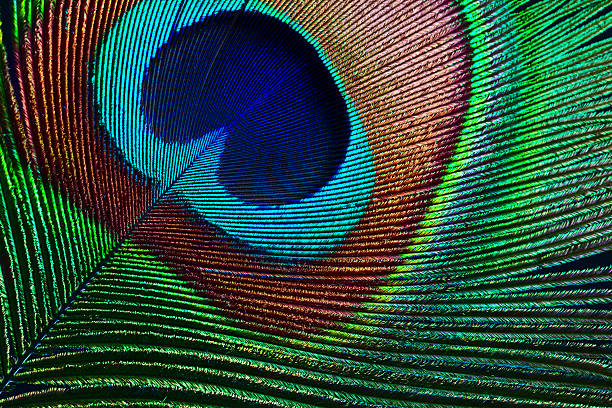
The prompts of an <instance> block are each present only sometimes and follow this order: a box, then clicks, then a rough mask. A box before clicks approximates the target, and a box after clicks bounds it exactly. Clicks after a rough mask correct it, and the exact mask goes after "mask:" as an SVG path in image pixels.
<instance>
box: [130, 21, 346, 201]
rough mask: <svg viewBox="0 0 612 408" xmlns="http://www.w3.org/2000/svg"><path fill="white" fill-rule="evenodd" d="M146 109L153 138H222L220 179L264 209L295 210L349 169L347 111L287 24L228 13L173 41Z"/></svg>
mask: <svg viewBox="0 0 612 408" xmlns="http://www.w3.org/2000/svg"><path fill="white" fill-rule="evenodd" d="M142 92H143V98H142V100H143V106H142V109H143V111H144V114H145V117H146V119H147V122H148V123H149V125H150V126H151V128H152V130H153V133H154V134H155V136H156V137H158V138H161V139H162V140H164V141H166V142H172V143H181V142H185V141H188V140H190V139H195V138H198V137H200V136H202V135H204V134H206V133H208V132H210V131H213V130H217V129H220V128H224V129H225V131H226V135H227V136H226V140H225V149H224V151H223V153H222V154H221V157H220V166H219V168H218V170H217V176H218V178H219V180H220V182H221V183H222V184H223V185H224V187H225V188H226V189H227V191H228V192H229V193H230V194H232V195H234V196H235V197H238V198H239V199H241V200H243V201H245V202H248V203H252V204H257V205H280V204H286V203H291V202H297V201H299V200H301V199H303V198H305V197H308V196H309V195H312V194H313V193H315V192H316V191H318V190H319V189H320V188H321V187H323V186H324V185H325V184H326V183H327V182H328V181H329V180H330V179H331V178H332V177H333V175H334V174H335V173H336V172H337V170H338V167H339V166H340V164H341V163H342V161H343V160H344V157H345V154H346V149H347V146H348V140H349V135H350V123H349V119H348V114H347V111H346V104H345V102H344V99H343V98H342V95H341V94H340V92H339V90H338V88H337V87H336V84H335V82H334V80H333V78H332V76H331V74H330V73H329V71H328V70H327V68H326V66H325V64H323V62H322V61H321V59H320V58H319V55H318V54H317V52H316V50H315V49H314V48H313V47H312V45H310V44H309V43H308V42H307V41H306V40H305V39H304V38H303V37H302V36H301V35H300V34H299V33H297V32H296V31H294V30H293V29H292V28H291V27H290V26H289V25H287V24H285V23H282V22H281V21H279V20H277V19H275V18H272V17H269V16H265V15H263V14H259V13H254V12H242V11H238V12H224V13H220V14H217V15H215V16H211V17H207V18H206V19H204V20H203V21H200V22H198V23H196V24H193V25H191V26H189V27H186V28H184V29H182V30H180V31H179V32H176V33H174V35H173V36H172V37H171V39H170V40H169V41H168V42H167V43H166V44H164V45H163V46H162V47H161V48H160V49H159V50H158V52H157V53H156V55H155V57H154V58H153V59H152V60H151V63H150V65H149V67H148V71H147V74H146V76H145V78H144V83H143V88H142Z"/></svg>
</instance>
